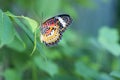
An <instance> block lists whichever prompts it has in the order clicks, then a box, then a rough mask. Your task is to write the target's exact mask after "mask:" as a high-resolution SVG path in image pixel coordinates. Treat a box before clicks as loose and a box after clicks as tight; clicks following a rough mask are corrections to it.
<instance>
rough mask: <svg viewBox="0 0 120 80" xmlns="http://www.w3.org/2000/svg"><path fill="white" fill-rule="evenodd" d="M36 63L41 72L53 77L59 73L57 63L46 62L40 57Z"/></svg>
mask: <svg viewBox="0 0 120 80" xmlns="http://www.w3.org/2000/svg"><path fill="white" fill-rule="evenodd" d="M34 61H35V63H36V65H37V66H38V67H39V68H40V69H41V70H43V71H45V72H47V73H48V74H50V75H51V76H54V75H55V74H57V73H58V66H57V65H56V64H55V63H53V62H51V61H44V60H42V59H41V58H40V57H35V59H34Z"/></svg>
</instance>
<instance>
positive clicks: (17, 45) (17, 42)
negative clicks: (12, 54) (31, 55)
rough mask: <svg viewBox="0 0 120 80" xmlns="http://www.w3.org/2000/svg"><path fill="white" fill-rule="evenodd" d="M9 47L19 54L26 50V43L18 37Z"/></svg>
mask: <svg viewBox="0 0 120 80" xmlns="http://www.w3.org/2000/svg"><path fill="white" fill-rule="evenodd" d="M7 46H8V47H9V48H12V49H14V50H17V51H19V52H21V51H24V50H25V49H26V47H25V43H24V42H23V41H21V40H20V39H18V37H15V38H14V40H13V41H12V42H11V43H9V44H7Z"/></svg>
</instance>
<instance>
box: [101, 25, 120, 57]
mask: <svg viewBox="0 0 120 80" xmlns="http://www.w3.org/2000/svg"><path fill="white" fill-rule="evenodd" d="M118 41H119V35H118V31H117V30H116V29H109V28H108V27H103V28H102V29H101V30H100V35H99V42H100V43H101V44H102V46H103V47H104V48H106V49H107V50H108V51H110V53H111V54H113V55H115V56H119V55H120V44H119V43H118Z"/></svg>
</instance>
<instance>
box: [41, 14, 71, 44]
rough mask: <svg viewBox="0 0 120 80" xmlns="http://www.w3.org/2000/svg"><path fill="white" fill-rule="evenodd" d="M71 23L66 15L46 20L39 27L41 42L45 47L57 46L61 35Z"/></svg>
mask: <svg viewBox="0 0 120 80" xmlns="http://www.w3.org/2000/svg"><path fill="white" fill-rule="evenodd" d="M71 22H72V19H71V18H70V16H69V15H67V14H62V15H58V16H55V17H52V18H50V19H48V20H47V21H45V22H44V23H43V24H42V27H41V42H43V43H45V44H46V45H47V46H52V45H55V44H57V43H58V42H59V40H60V39H61V37H62V33H63V32H64V31H65V29H66V27H67V26H68V25H69V24H70V23H71Z"/></svg>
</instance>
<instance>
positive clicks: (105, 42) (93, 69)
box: [0, 0, 120, 80]
mask: <svg viewBox="0 0 120 80" xmlns="http://www.w3.org/2000/svg"><path fill="white" fill-rule="evenodd" d="M104 1H105V0H104ZM2 2H4V1H2ZM8 3H9V5H12V6H13V3H14V4H16V5H17V6H16V7H17V8H18V6H19V7H21V9H22V10H23V11H24V12H25V13H26V14H27V16H30V17H32V18H30V17H27V16H16V15H15V14H17V12H14V11H12V10H14V9H13V8H12V7H8V8H10V9H11V12H9V11H7V12H4V9H3V10H1V9H0V78H1V77H3V78H5V80H119V79H120V63H119V62H120V59H119V55H120V44H119V34H118V33H119V31H118V29H117V28H109V27H108V26H103V27H102V28H101V29H100V30H99V33H98V34H99V35H98V37H97V38H96V37H90V36H85V35H81V34H80V33H78V32H77V31H76V30H73V28H74V26H75V25H74V22H73V25H72V26H70V27H69V28H68V29H67V30H66V31H65V33H64V34H63V37H62V40H61V41H60V42H59V44H58V45H57V46H55V47H46V46H45V45H44V44H43V43H41V42H40V30H39V27H40V25H41V22H42V18H41V17H43V18H49V17H50V16H52V15H55V14H58V13H59V14H60V13H61V12H66V13H68V14H70V15H71V16H74V17H72V18H73V19H74V20H75V18H76V17H77V11H76V10H75V8H74V7H73V5H74V4H76V5H79V4H81V5H82V6H87V7H93V6H95V4H94V2H92V1H90V0H73V1H72V0H71V1H69V0H51V1H49V2H48V0H35V1H34V2H33V1H32V0H29V3H28V0H17V1H14V0H13V3H11V2H10V1H8ZM3 7H4V6H3ZM6 9H7V7H6ZM16 11H17V10H16ZM18 12H19V13H20V11H18ZM42 13H43V15H42ZM26 14H25V15H26ZM17 15H18V14H17ZM22 15H23V13H22ZM37 20H39V22H38V21H37ZM76 26H77V25H76ZM71 27H72V28H71ZM31 53H32V55H31ZM33 53H34V54H33ZM111 54H112V55H111Z"/></svg>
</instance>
